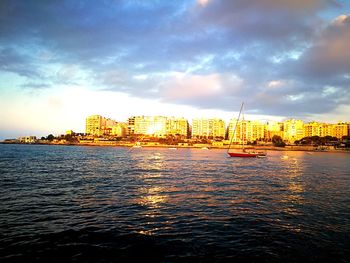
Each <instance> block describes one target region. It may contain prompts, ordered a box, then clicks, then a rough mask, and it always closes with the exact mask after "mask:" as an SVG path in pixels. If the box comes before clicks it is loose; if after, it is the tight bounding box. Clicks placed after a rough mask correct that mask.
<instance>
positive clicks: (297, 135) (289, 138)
mask: <svg viewBox="0 0 350 263" xmlns="http://www.w3.org/2000/svg"><path fill="white" fill-rule="evenodd" d="M303 137H304V122H303V121H302V120H295V119H290V120H286V121H284V122H283V140H284V141H286V142H289V143H294V142H295V141H296V140H300V139H302V138H303Z"/></svg>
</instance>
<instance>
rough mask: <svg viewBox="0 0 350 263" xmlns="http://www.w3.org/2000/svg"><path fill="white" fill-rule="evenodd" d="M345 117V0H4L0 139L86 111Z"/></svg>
mask: <svg viewBox="0 0 350 263" xmlns="http://www.w3.org/2000/svg"><path fill="white" fill-rule="evenodd" d="M243 101H244V102H245V105H246V112H245V113H246V116H248V117H246V118H250V119H260V120H263V121H266V120H278V121H280V120H285V119H289V118H295V119H302V120H303V121H305V122H308V121H313V120H315V121H322V122H330V123H335V122H338V121H350V1H349V0H249V1H247V0H226V1H224V0H183V1H180V0H178V1H161V0H148V1H146V0H145V1H142V0H103V1H79V0H63V1H62V0H60V1H58V0H57V1H56V0H36V1H20V0H2V1H1V2H0V139H4V138H16V137H18V136H27V135H37V136H46V135H48V134H50V133H52V134H55V135H57V134H60V133H65V131H66V130H71V129H72V130H74V131H76V132H84V129H85V118H86V117H87V116H89V115H92V114H99V115H102V116H105V117H109V118H112V119H115V120H117V121H126V120H127V118H128V117H130V116H132V115H165V116H178V117H185V118H188V119H189V120H190V121H191V119H192V118H199V117H218V118H222V119H224V120H226V121H228V120H229V119H230V118H232V117H236V116H237V112H238V111H239V108H240V104H241V102H243Z"/></svg>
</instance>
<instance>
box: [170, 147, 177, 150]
mask: <svg viewBox="0 0 350 263" xmlns="http://www.w3.org/2000/svg"><path fill="white" fill-rule="evenodd" d="M168 149H169V150H177V148H175V147H169V148H168Z"/></svg>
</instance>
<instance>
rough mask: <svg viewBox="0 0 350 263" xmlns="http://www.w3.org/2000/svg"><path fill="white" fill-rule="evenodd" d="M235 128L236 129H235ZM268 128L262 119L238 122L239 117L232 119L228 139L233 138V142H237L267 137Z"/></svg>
mask: <svg viewBox="0 0 350 263" xmlns="http://www.w3.org/2000/svg"><path fill="white" fill-rule="evenodd" d="M236 123H237V126H236ZM235 128H236V131H234V129H235ZM266 128H267V127H266V125H265V124H263V123H261V122H260V121H248V120H242V121H239V122H237V119H231V120H230V123H229V127H228V139H229V140H231V139H232V142H235V143H243V142H245V143H247V142H253V141H255V140H261V139H264V138H265V137H266ZM232 136H233V138H232Z"/></svg>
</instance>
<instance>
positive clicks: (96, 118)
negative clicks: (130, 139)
mask: <svg viewBox="0 0 350 263" xmlns="http://www.w3.org/2000/svg"><path fill="white" fill-rule="evenodd" d="M85 133H86V134H90V135H94V136H101V135H115V136H119V135H121V137H122V136H125V133H126V131H125V127H124V126H123V125H122V124H119V123H118V122H116V121H115V120H112V119H109V118H105V117H102V116H100V115H91V116H89V117H87V118H86V127H85Z"/></svg>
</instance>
